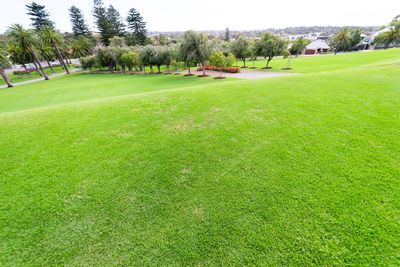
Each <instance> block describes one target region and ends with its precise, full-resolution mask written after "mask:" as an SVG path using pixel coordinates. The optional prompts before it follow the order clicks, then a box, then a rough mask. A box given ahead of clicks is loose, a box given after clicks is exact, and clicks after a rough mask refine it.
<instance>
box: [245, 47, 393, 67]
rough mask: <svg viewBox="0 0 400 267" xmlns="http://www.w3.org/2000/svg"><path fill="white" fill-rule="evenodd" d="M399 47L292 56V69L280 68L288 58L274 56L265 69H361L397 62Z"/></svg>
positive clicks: (263, 62) (259, 64) (261, 63)
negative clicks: (268, 67) (358, 51)
mask: <svg viewBox="0 0 400 267" xmlns="http://www.w3.org/2000/svg"><path fill="white" fill-rule="evenodd" d="M399 58H400V49H398V48H394V49H388V50H377V51H370V52H360V53H350V54H349V53H348V54H338V55H318V56H300V57H298V58H295V57H292V60H291V64H290V66H291V67H292V68H293V70H290V71H287V70H281V68H284V67H286V65H287V62H288V60H287V59H284V58H274V59H273V60H272V61H271V62H270V65H269V66H270V67H272V69H270V70H265V71H279V72H281V71H284V72H294V73H320V72H330V71H336V70H345V69H348V70H353V69H363V68H366V67H369V66H375V65H376V64H381V65H389V64H394V63H397V64H398V63H399ZM266 63H267V61H266V60H264V59H259V60H257V61H256V62H255V66H256V67H258V68H263V67H265V65H266ZM238 65H239V66H243V63H242V62H238ZM246 65H247V66H250V67H252V66H253V62H252V61H247V62H246Z"/></svg>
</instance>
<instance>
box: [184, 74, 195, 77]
mask: <svg viewBox="0 0 400 267" xmlns="http://www.w3.org/2000/svg"><path fill="white" fill-rule="evenodd" d="M193 75H194V74H185V75H184V76H185V77H188V76H193Z"/></svg>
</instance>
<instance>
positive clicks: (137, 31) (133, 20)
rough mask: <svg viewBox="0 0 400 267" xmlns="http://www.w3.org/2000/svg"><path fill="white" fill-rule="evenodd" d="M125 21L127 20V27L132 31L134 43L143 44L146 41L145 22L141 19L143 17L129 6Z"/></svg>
mask: <svg viewBox="0 0 400 267" xmlns="http://www.w3.org/2000/svg"><path fill="white" fill-rule="evenodd" d="M126 21H127V22H128V28H129V29H130V30H131V32H132V35H133V38H134V40H135V43H136V44H140V45H144V44H145V42H146V22H144V21H143V17H142V16H141V15H140V13H139V12H138V11H137V10H136V9H134V8H131V9H129V12H128V17H127V18H126Z"/></svg>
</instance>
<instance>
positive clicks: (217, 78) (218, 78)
mask: <svg viewBox="0 0 400 267" xmlns="http://www.w3.org/2000/svg"><path fill="white" fill-rule="evenodd" d="M214 79H215V80H221V79H225V77H215V78H214Z"/></svg>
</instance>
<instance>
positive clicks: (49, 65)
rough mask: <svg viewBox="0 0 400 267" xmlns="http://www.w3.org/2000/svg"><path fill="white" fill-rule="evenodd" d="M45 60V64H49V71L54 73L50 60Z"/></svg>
mask: <svg viewBox="0 0 400 267" xmlns="http://www.w3.org/2000/svg"><path fill="white" fill-rule="evenodd" d="M46 61H47V65H48V66H49V68H50V70H51V73H53V74H55V73H56V72H55V71H54V70H53V67H52V66H51V64H50V62H49V61H48V60H46Z"/></svg>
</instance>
